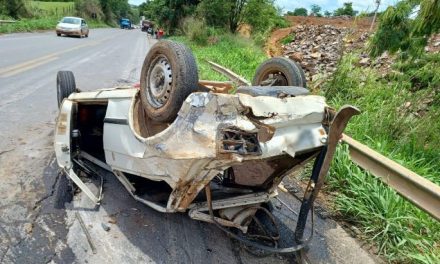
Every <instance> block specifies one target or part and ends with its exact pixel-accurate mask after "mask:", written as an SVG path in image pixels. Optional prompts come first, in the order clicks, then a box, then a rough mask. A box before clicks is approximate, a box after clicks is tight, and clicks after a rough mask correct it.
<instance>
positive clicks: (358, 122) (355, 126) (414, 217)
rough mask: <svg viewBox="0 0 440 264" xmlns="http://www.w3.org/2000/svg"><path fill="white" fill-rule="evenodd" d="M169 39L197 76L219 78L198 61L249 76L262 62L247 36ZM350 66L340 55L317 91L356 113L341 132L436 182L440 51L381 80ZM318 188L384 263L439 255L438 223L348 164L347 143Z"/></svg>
mask: <svg viewBox="0 0 440 264" xmlns="http://www.w3.org/2000/svg"><path fill="white" fill-rule="evenodd" d="M172 39H174V40H177V41H181V42H184V43H186V44H187V45H189V46H190V47H191V48H192V50H193V52H194V54H195V56H196V58H197V61H198V66H199V75H200V78H201V79H208V80H226V79H225V77H223V76H221V75H220V74H218V73H216V72H214V71H212V70H211V69H210V67H209V65H208V64H207V63H206V60H212V61H214V62H217V63H219V64H221V65H224V66H226V67H228V68H230V69H232V70H233V71H235V72H237V73H239V74H240V75H242V76H244V77H245V78H247V79H249V80H250V79H252V77H253V74H254V71H255V68H256V67H257V66H258V65H259V63H261V62H262V61H264V60H265V59H266V57H265V55H264V53H263V52H262V51H261V49H260V48H259V47H258V46H256V45H255V44H252V41H251V40H247V39H243V38H240V37H237V36H234V35H231V34H222V33H221V31H219V32H214V33H213V34H212V35H211V36H210V37H209V39H210V40H209V41H208V42H207V44H203V46H201V45H199V44H197V43H195V41H196V40H195V41H190V40H189V39H188V38H187V37H173V38H172ZM286 41H288V40H286ZM358 65H359V56H358V54H348V55H345V56H344V57H343V59H342V60H341V62H340V64H339V66H338V69H337V71H336V73H335V74H334V75H333V77H332V79H331V80H329V81H328V82H327V83H326V84H325V85H324V86H323V89H322V91H321V93H322V94H324V95H325V96H326V97H327V98H328V102H329V104H330V105H332V106H334V107H337V108H339V107H341V106H342V105H344V104H352V105H356V106H358V107H359V108H360V109H361V110H362V114H361V115H360V116H357V117H355V118H354V119H353V120H352V121H351V122H350V124H349V126H348V128H347V130H346V133H347V134H349V135H350V136H352V137H353V138H355V139H357V140H360V141H361V142H363V143H364V144H367V145H369V146H370V147H371V148H373V149H375V150H377V151H378V152H380V153H383V154H384V155H385V156H388V157H389V158H391V159H393V160H395V161H397V162H399V163H401V164H402V165H404V166H405V167H407V168H409V169H411V170H413V171H415V172H417V173H418V174H420V175H423V176H425V177H427V178H428V179H430V180H432V181H434V182H435V183H438V184H440V171H439V170H438V165H439V160H440V152H439V149H440V134H439V133H438V131H440V89H439V87H440V77H439V76H440V54H431V55H425V56H422V57H421V58H419V59H418V60H416V61H409V60H406V61H405V60H401V61H398V62H397V63H395V64H394V66H393V69H392V71H390V73H389V74H388V75H386V76H385V77H383V76H382V75H381V74H382V72H378V70H375V69H373V68H361V67H359V66H358ZM326 191H328V192H333V193H335V194H336V199H335V201H334V204H335V210H336V211H337V212H339V213H340V214H341V218H342V219H344V220H345V221H347V222H350V223H352V224H354V225H355V226H357V227H358V228H359V229H360V230H361V234H362V235H361V236H362V237H363V239H365V240H368V241H369V242H370V243H371V244H372V245H374V248H375V250H376V251H377V253H378V254H380V255H382V256H384V257H385V258H386V260H387V261H389V262H393V263H437V262H438V260H439V259H440V245H439V244H438V243H439V241H440V223H439V222H437V221H436V220H435V219H433V218H432V217H430V216H429V215H427V214H426V213H424V212H422V211H421V210H419V209H418V208H417V207H415V206H414V205H412V204H411V203H410V202H408V201H406V200H405V199H403V198H402V197H400V196H399V195H398V194H397V193H396V192H395V191H393V190H392V189H391V188H389V187H387V186H386V185H385V184H383V183H381V181H380V180H378V179H376V178H375V177H374V176H372V175H370V174H368V173H366V172H365V171H363V170H362V169H360V168H359V167H357V166H356V165H355V164H353V163H352V162H351V161H350V159H349V155H348V150H347V146H344V145H342V146H340V147H339V148H338V151H337V154H336V157H335V161H334V162H333V164H332V168H331V172H330V175H329V177H328V185H327V187H326Z"/></svg>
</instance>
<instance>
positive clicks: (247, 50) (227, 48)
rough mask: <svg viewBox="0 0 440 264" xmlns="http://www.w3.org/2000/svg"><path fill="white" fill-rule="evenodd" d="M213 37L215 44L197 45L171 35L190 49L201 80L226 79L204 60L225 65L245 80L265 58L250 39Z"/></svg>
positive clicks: (232, 36) (249, 78)
mask: <svg viewBox="0 0 440 264" xmlns="http://www.w3.org/2000/svg"><path fill="white" fill-rule="evenodd" d="M215 38H216V40H215V41H216V43H215V44H208V45H207V46H199V45H197V44H195V43H193V42H190V41H189V40H188V39H187V38H186V37H171V39H172V40H176V41H179V42H183V43H184V44H186V45H188V46H189V47H190V48H191V49H192V51H193V53H194V55H195V57H196V60H197V65H198V67H199V78H200V79H201V80H215V81H222V80H227V79H226V78H225V77H224V76H223V75H220V74H218V73H216V72H215V71H213V70H212V69H211V68H210V66H209V64H208V63H207V62H206V61H207V60H210V61H213V62H215V63H218V64H220V65H222V66H224V67H227V68H229V69H231V70H232V71H234V72H236V73H238V74H239V75H241V76H243V77H244V78H246V79H247V80H252V78H253V76H254V73H255V69H256V68H257V67H258V65H259V64H260V63H261V62H263V61H264V60H265V59H267V58H266V55H265V54H264V52H263V50H262V49H261V48H259V47H258V46H256V45H255V44H254V43H253V42H252V40H249V39H244V38H241V37H238V36H234V35H229V34H225V35H220V36H217V37H215Z"/></svg>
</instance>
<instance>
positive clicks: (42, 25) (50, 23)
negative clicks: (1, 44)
mask: <svg viewBox="0 0 440 264" xmlns="http://www.w3.org/2000/svg"><path fill="white" fill-rule="evenodd" d="M59 20H60V18H59V17H43V18H23V19H20V20H18V21H17V22H15V23H10V24H0V34H1V33H6V34H8V33H14V32H33V31H39V30H55V26H56V24H57V23H58V21H59ZM87 23H88V24H89V27H90V28H103V27H109V26H108V25H107V24H105V23H104V22H102V21H96V20H88V21H87Z"/></svg>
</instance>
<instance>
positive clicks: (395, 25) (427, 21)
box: [369, 0, 440, 57]
mask: <svg viewBox="0 0 440 264" xmlns="http://www.w3.org/2000/svg"><path fill="white" fill-rule="evenodd" d="M417 7H419V8H420V10H419V11H418V12H417V15H416V16H415V17H413V15H414V14H415V11H417ZM439 31H440V0H403V1H400V2H398V3H397V4H396V5H395V6H391V7H388V8H387V10H386V11H385V12H384V13H383V14H382V15H381V16H380V20H379V25H378V28H377V31H376V33H375V34H374V35H373V37H372V38H371V40H370V42H369V49H370V54H371V55H372V56H379V55H381V54H382V53H383V52H384V51H389V52H390V53H395V52H397V51H399V50H400V51H402V52H404V53H405V54H407V55H409V56H411V57H418V56H420V55H421V54H422V52H423V49H424V47H425V46H426V43H427V41H428V39H429V37H430V36H431V35H433V34H435V33H438V32H439Z"/></svg>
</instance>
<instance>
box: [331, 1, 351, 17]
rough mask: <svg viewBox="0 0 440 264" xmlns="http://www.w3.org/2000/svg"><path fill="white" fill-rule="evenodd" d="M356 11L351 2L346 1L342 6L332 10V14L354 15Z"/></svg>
mask: <svg viewBox="0 0 440 264" xmlns="http://www.w3.org/2000/svg"><path fill="white" fill-rule="evenodd" d="M356 14H357V11H355V10H353V3H352V2H346V3H344V5H343V7H340V8H338V9H336V10H335V11H334V12H333V15H334V16H356Z"/></svg>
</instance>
